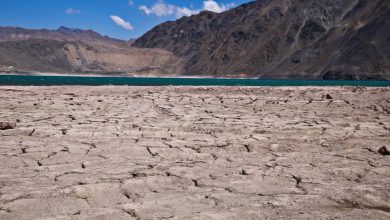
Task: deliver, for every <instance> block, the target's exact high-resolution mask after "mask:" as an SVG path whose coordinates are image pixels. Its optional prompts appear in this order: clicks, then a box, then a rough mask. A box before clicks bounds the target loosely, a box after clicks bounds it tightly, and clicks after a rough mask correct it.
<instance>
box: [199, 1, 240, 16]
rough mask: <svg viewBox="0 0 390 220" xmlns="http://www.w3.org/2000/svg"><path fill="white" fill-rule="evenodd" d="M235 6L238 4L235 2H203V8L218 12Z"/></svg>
mask: <svg viewBox="0 0 390 220" xmlns="http://www.w3.org/2000/svg"><path fill="white" fill-rule="evenodd" d="M234 6H236V4H234V3H229V4H226V5H225V4H218V2H216V1H213V0H207V1H204V2H203V10H205V11H212V12H216V13H221V12H224V11H227V10H229V9H231V8H233V7H234Z"/></svg>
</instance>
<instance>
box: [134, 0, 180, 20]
mask: <svg viewBox="0 0 390 220" xmlns="http://www.w3.org/2000/svg"><path fill="white" fill-rule="evenodd" d="M176 8H177V7H176V6H174V5H170V4H165V3H164V2H163V1H162V0H159V1H158V2H157V3H155V4H154V5H153V6H152V7H151V8H148V7H146V6H145V5H141V6H140V7H139V9H140V10H141V11H143V12H144V13H145V14H146V15H152V14H154V15H156V16H157V17H162V16H167V15H173V14H174V13H175V11H176Z"/></svg>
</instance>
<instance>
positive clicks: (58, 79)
mask: <svg viewBox="0 0 390 220" xmlns="http://www.w3.org/2000/svg"><path fill="white" fill-rule="evenodd" d="M0 85H18V86H56V85H87V86H103V85H117V86H125V85H128V86H169V85H172V86H369V87H389V86H390V81H323V80H321V81H320V80H260V79H223V78H157V77H155V78H151V77H150V78H142V77H136V78H133V77H92V76H88V77H86V76H26V75H0Z"/></svg>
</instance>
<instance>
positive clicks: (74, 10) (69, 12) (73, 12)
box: [65, 8, 81, 15]
mask: <svg viewBox="0 0 390 220" xmlns="http://www.w3.org/2000/svg"><path fill="white" fill-rule="evenodd" d="M65 14H68V15H75V14H81V11H80V10H77V9H73V8H68V9H66V10H65Z"/></svg>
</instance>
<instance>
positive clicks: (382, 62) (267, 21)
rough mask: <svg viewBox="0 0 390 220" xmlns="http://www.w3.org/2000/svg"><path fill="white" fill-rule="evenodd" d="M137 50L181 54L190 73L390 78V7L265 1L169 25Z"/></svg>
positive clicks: (381, 2)
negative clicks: (154, 49)
mask: <svg viewBox="0 0 390 220" xmlns="http://www.w3.org/2000/svg"><path fill="white" fill-rule="evenodd" d="M133 45H134V46H136V47H144V48H162V49H166V50H169V51H171V52H173V53H174V54H175V55H177V56H179V57H181V58H183V59H185V60H186V64H185V72H186V73H187V74H203V75H214V76H251V77H261V78H306V79H390V1H388V0H370V1H368V0H289V1H286V0H257V1H253V2H250V3H247V4H244V5H242V6H240V7H237V8H235V9H232V10H230V11H227V12H224V13H221V14H216V13H212V12H202V13H200V14H198V15H194V16H191V17H183V18H182V19H179V20H177V21H174V22H166V23H163V24H161V25H159V26H157V27H155V28H153V29H152V30H151V31H149V32H148V33H146V34H145V35H144V36H142V37H141V38H139V39H138V40H137V41H135V42H134V43H133Z"/></svg>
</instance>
